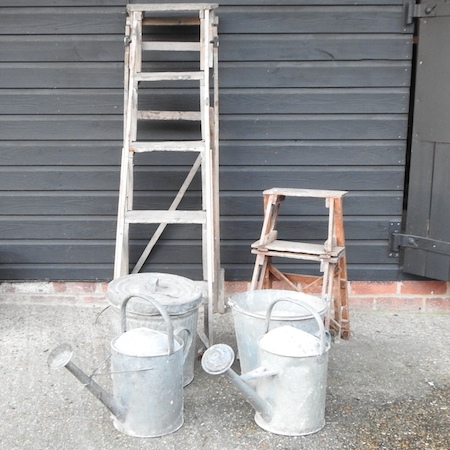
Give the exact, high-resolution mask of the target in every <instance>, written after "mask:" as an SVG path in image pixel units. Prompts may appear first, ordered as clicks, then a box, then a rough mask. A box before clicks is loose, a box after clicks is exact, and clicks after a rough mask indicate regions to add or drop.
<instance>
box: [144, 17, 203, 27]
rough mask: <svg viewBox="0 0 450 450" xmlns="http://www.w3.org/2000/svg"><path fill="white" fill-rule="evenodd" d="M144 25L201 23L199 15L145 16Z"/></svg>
mask: <svg viewBox="0 0 450 450" xmlns="http://www.w3.org/2000/svg"><path fill="white" fill-rule="evenodd" d="M142 24H143V25H151V26H160V25H162V26H178V25H197V26H198V25H200V19H199V18H198V17H144V19H143V20H142Z"/></svg>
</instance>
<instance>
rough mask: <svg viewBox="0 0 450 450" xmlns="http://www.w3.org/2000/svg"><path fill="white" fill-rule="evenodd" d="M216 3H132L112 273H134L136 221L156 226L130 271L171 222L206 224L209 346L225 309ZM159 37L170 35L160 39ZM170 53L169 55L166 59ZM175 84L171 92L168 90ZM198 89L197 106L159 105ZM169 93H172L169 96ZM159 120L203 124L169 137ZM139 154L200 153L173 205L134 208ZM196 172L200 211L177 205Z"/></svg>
mask: <svg viewBox="0 0 450 450" xmlns="http://www.w3.org/2000/svg"><path fill="white" fill-rule="evenodd" d="M215 8H217V5H215V4H203V3H202V4H193V3H186V4H130V5H128V6H127V12H128V17H127V25H126V33H125V40H124V42H125V75H124V139H123V152H122V161H121V173H120V188H119V206H118V220H117V235H116V253H115V262H114V278H116V277H120V276H123V275H127V274H129V273H130V269H129V264H130V256H129V255H130V239H131V237H130V225H131V224H156V225H158V226H157V228H156V231H155V232H154V233H153V236H152V238H151V239H150V241H149V243H148V244H147V246H146V247H145V249H144V251H143V253H142V255H141V257H140V258H139V259H138V261H137V263H136V266H135V267H134V269H133V270H132V273H137V272H139V271H140V270H141V269H142V267H143V266H144V264H145V263H146V261H147V259H148V257H149V256H150V254H151V252H152V250H153V248H154V246H155V244H156V243H157V241H158V240H159V238H160V237H161V235H162V233H163V231H164V230H165V228H166V226H167V225H168V224H198V225H201V228H202V233H201V235H202V268H203V282H204V283H203V285H206V294H205V301H204V315H205V319H204V330H203V331H202V330H199V336H200V337H201V339H202V340H203V341H204V343H205V344H206V345H207V346H208V345H211V343H212V340H213V334H212V312H213V309H217V310H219V311H220V310H221V309H222V307H223V305H222V304H221V302H222V299H221V298H220V286H219V284H220V278H221V274H220V262H219V261H220V257H219V207H218V198H219V189H218V80H217V78H218V77H217V62H218V57H217V42H218V37H217V17H216V16H215V14H214V9H215ZM179 27H182V29H183V30H186V29H189V30H190V31H189V32H187V33H185V34H186V36H184V35H183V37H184V39H182V38H181V36H180V35H181V34H183V33H182V32H180V28H179ZM193 29H194V30H193ZM168 30H169V31H168ZM191 30H193V31H191ZM167 33H168V34H169V38H167ZM161 36H166V38H165V39H161ZM193 36H194V37H195V36H198V40H193ZM186 53H188V54H189V55H197V56H198V58H197V64H198V67H195V68H194V69H192V62H191V60H192V58H193V57H192V56H188V57H187V58H186V57H185V56H183V55H186ZM155 54H157V55H165V56H166V59H164V57H161V56H160V57H156V58H154V59H153V60H150V61H149V60H148V58H146V56H147V55H155ZM168 54H169V55H170V56H168V57H167V55H168ZM177 55H178V56H180V61H181V62H179V63H178V62H177V64H174V62H173V60H174V59H177ZM194 59H195V56H194ZM186 60H188V61H189V64H188V66H189V69H187V70H183V61H186ZM164 61H166V62H164ZM167 61H168V62H167ZM142 86H143V87H142ZM171 89H173V90H172V91H170V90H171ZM194 90H195V92H198V96H199V102H198V104H199V110H196V111H192V110H186V111H175V110H167V107H166V106H165V104H164V102H163V105H162V106H161V98H162V97H164V98H166V97H170V99H171V100H172V101H173V102H174V103H176V104H177V105H178V104H179V103H180V102H181V103H182V97H183V93H185V92H189V94H188V97H189V95H190V96H191V97H192V92H193V91H194ZM140 91H142V93H141V92H140ZM158 91H159V92H161V91H163V94H159V97H158V98H159V100H158V99H157V100H154V97H152V95H154V96H155V95H157V94H158ZM169 91H170V92H171V93H172V95H171V96H170V95H167V94H166V93H167V92H169ZM211 92H212V95H211ZM146 96H147V97H149V99H148V98H147V97H146ZM143 97H144V98H143ZM158 102H159V103H158ZM166 103H167V102H166ZM187 103H189V100H187ZM155 104H156V106H157V107H153V108H152V109H149V107H148V105H155ZM146 105H147V106H146ZM158 105H160V106H161V107H158ZM169 109H170V108H169ZM189 109H192V108H189ZM156 121H157V122H156ZM161 123H164V124H167V123H169V124H170V125H171V126H173V124H180V123H183V124H186V123H191V124H195V123H198V124H200V127H199V128H200V130H199V131H198V135H197V136H195V139H189V140H181V139H180V136H181V137H182V135H180V134H177V135H176V136H177V140H173V137H172V131H171V132H169V133H168V136H165V135H164V130H165V127H164V126H159V127H158V126H157V127H155V124H161ZM152 124H153V126H152ZM181 129H183V128H181ZM189 132H190V133H191V130H189ZM189 137H191V136H190V135H189ZM140 153H152V154H155V153H158V154H159V155H160V157H159V158H162V157H164V156H169V154H172V155H182V154H184V157H181V158H180V159H181V160H182V161H184V160H185V159H186V158H187V155H189V154H190V155H192V154H193V155H197V156H194V157H193V158H192V160H195V161H194V163H193V164H192V166H189V167H190V169H188V174H187V176H186V178H185V179H184V182H182V183H181V186H180V187H179V190H178V192H177V194H176V195H175V198H174V199H173V201H172V203H171V205H170V206H168V209H165V210H155V209H145V210H143V209H135V208H134V207H133V203H134V183H133V178H134V156H135V155H136V154H140ZM161 155H163V156H161ZM172 164H173V163H172ZM185 164H187V163H185V162H180V163H179V165H180V166H181V165H185ZM170 165H171V163H169V164H166V167H170ZM197 173H199V174H200V178H201V185H202V186H201V203H202V206H201V209H199V210H179V209H178V207H179V205H180V203H181V201H182V200H183V198H184V197H185V194H186V192H187V191H188V189H189V187H190V185H191V183H192V181H193V180H194V177H196V175H197ZM162 187H163V189H164V186H162ZM194 262H195V261H193V263H194ZM203 290H204V291H205V289H203Z"/></svg>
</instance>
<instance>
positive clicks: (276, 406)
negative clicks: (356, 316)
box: [255, 346, 328, 436]
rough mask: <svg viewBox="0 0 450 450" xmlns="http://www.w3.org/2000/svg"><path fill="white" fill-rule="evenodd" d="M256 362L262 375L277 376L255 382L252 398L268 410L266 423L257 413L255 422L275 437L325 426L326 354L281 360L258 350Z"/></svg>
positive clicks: (292, 434)
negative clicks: (259, 399)
mask: <svg viewBox="0 0 450 450" xmlns="http://www.w3.org/2000/svg"><path fill="white" fill-rule="evenodd" d="M258 356H259V357H258V359H259V361H260V364H261V366H260V367H263V368H264V369H265V370H266V371H273V370H274V369H275V370H276V372H277V374H276V375H275V376H270V377H260V378H258V379H257V380H255V383H256V394H257V395H258V396H259V397H261V398H262V399H263V400H265V401H266V402H268V403H269V404H270V405H271V406H272V416H271V418H270V420H267V418H265V417H264V416H263V415H261V414H260V413H259V412H258V411H257V412H256V413H255V422H256V423H257V424H258V425H259V426H260V427H261V428H263V429H265V430H267V431H270V432H272V433H275V434H282V435H288V436H298V435H306V434H311V433H315V432H316V431H319V430H320V429H322V428H323V426H324V425H325V397H326V384H327V366H328V352H327V351H325V353H323V354H321V355H315V356H307V357H305V356H299V357H295V356H285V355H280V354H276V353H272V352H269V351H265V350H264V349H262V348H261V346H260V347H259V351H258Z"/></svg>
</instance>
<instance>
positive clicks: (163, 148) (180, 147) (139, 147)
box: [130, 141, 205, 153]
mask: <svg viewBox="0 0 450 450" xmlns="http://www.w3.org/2000/svg"><path fill="white" fill-rule="evenodd" d="M204 149H205V142H204V141H161V142H154V141H152V142H144V141H142V142H136V141H135V142H131V143H130V151H132V152H135V153H146V152H201V151H203V150H204Z"/></svg>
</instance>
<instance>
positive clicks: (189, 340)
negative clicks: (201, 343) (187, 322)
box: [175, 327, 194, 364]
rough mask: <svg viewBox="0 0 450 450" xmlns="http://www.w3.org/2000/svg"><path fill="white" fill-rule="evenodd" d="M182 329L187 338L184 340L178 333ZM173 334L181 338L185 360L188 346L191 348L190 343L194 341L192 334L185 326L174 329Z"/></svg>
mask: <svg viewBox="0 0 450 450" xmlns="http://www.w3.org/2000/svg"><path fill="white" fill-rule="evenodd" d="M183 331H185V332H186V334H187V335H188V339H186V340H185V339H183V338H181V336H180V334H181V333H182V332H183ZM175 336H178V337H180V338H181V339H182V340H183V344H184V349H183V350H184V352H183V355H184V360H183V361H186V358H187V356H188V353H189V350H190V348H191V346H192V344H193V342H194V339H193V336H192V332H191V330H189V328H186V327H183V328H178V329H177V330H175ZM183 364H184V362H183Z"/></svg>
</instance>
